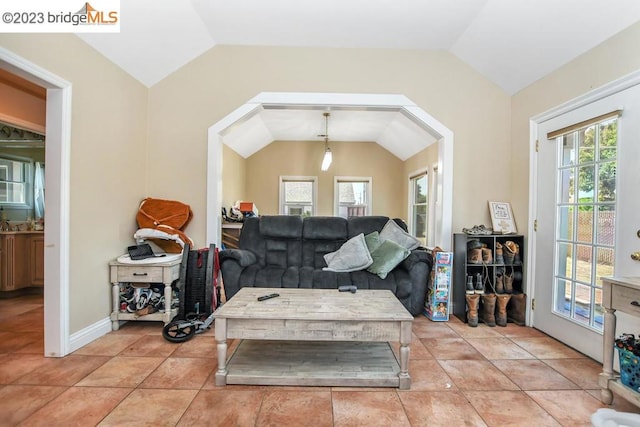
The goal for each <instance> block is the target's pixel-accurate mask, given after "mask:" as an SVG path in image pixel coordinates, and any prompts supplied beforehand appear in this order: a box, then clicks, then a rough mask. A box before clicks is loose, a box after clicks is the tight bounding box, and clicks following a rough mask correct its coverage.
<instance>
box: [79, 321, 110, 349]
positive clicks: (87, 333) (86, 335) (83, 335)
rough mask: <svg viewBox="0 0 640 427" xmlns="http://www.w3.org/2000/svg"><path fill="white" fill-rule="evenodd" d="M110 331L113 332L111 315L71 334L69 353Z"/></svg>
mask: <svg viewBox="0 0 640 427" xmlns="http://www.w3.org/2000/svg"><path fill="white" fill-rule="evenodd" d="M109 332H111V319H110V318H109V317H105V318H104V319H102V320H99V321H97V322H96V323H94V324H93V325H89V326H87V327H86V328H84V329H81V330H79V331H78V332H76V333H74V334H71V336H70V337H69V353H73V352H74V351H76V350H77V349H79V348H81V347H84V346H85V345H87V344H89V343H90V342H92V341H95V340H97V339H98V338H100V337H102V336H104V335H106V334H108V333H109Z"/></svg>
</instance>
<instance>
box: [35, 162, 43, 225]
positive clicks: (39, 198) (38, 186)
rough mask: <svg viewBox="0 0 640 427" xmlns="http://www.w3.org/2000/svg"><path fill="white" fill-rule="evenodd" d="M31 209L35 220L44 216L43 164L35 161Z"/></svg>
mask: <svg viewBox="0 0 640 427" xmlns="http://www.w3.org/2000/svg"><path fill="white" fill-rule="evenodd" d="M33 209H34V211H35V212H34V213H35V219H36V221H37V220H39V219H40V218H44V165H42V164H40V162H36V170H35V177H34V180H33Z"/></svg>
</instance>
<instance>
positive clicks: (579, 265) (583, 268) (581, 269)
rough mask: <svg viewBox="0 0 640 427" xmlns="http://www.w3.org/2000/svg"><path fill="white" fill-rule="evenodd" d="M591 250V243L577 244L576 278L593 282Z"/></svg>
mask: <svg viewBox="0 0 640 427" xmlns="http://www.w3.org/2000/svg"><path fill="white" fill-rule="evenodd" d="M591 250H592V246H590V245H576V259H575V261H574V262H575V264H576V280H579V281H581V282H585V283H591V258H592V257H591Z"/></svg>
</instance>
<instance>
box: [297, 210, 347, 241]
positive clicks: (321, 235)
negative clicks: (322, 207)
mask: <svg viewBox="0 0 640 427" xmlns="http://www.w3.org/2000/svg"><path fill="white" fill-rule="evenodd" d="M302 238H303V239H304V240H342V241H345V240H347V220H346V219H344V218H340V217H335V216H312V217H308V218H305V219H304V226H303V229H302Z"/></svg>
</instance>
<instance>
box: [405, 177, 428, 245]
mask: <svg viewBox="0 0 640 427" xmlns="http://www.w3.org/2000/svg"><path fill="white" fill-rule="evenodd" d="M428 188H429V187H428V179H427V172H426V171H423V172H420V173H417V174H414V175H412V176H411V177H410V178H409V205H410V207H409V209H410V211H411V219H410V224H409V229H410V232H411V234H413V235H414V236H415V237H417V238H418V239H420V241H421V242H422V244H423V245H424V246H426V244H427V229H428V226H429V197H428V196H429V192H428Z"/></svg>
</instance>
